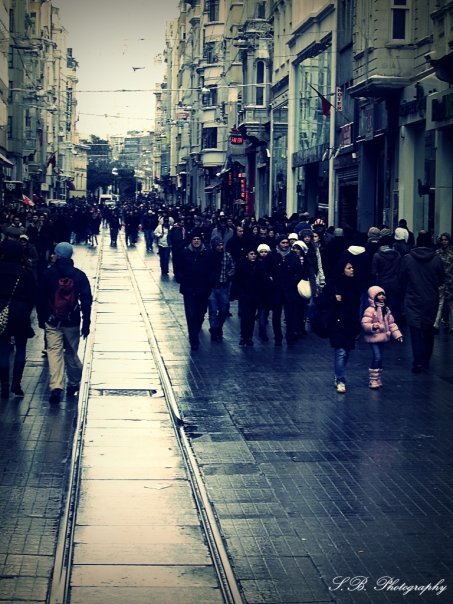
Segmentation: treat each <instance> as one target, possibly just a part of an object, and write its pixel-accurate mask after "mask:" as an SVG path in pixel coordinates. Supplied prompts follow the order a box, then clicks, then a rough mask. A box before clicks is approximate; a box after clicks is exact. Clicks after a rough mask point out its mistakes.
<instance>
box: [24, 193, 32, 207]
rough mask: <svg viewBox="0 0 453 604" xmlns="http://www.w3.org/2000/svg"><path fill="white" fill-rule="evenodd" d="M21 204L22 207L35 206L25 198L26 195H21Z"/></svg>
mask: <svg viewBox="0 0 453 604" xmlns="http://www.w3.org/2000/svg"><path fill="white" fill-rule="evenodd" d="M22 203H23V204H24V205H26V206H34V205H35V204H34V202H33V201H32V200H31V199H30V198H29V197H27V196H26V195H22Z"/></svg>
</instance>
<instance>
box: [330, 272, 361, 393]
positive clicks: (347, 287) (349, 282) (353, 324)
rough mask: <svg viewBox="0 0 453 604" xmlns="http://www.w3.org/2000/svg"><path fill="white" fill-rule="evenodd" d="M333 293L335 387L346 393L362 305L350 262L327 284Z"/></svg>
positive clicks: (332, 338) (331, 320)
mask: <svg viewBox="0 0 453 604" xmlns="http://www.w3.org/2000/svg"><path fill="white" fill-rule="evenodd" d="M326 288H327V289H328V292H325V293H324V295H330V301H331V313H330V325H329V339H330V345H331V346H332V348H334V350H335V386H336V388H337V392H340V393H344V392H346V365H347V363H348V360H349V355H350V352H351V350H354V348H355V342H356V339H357V336H358V335H359V334H360V331H361V324H360V316H359V307H360V294H361V283H360V281H359V280H358V279H357V277H356V276H355V270H354V267H353V265H352V263H351V262H349V261H347V262H346V263H345V265H344V266H343V270H342V271H341V273H340V274H339V275H338V276H337V278H336V279H335V280H334V282H329V283H327V285H326Z"/></svg>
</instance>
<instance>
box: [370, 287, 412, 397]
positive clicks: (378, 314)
mask: <svg viewBox="0 0 453 604" xmlns="http://www.w3.org/2000/svg"><path fill="white" fill-rule="evenodd" d="M368 303H369V306H368V308H367V309H366V310H365V312H364V313H363V317H362V329H363V332H364V340H365V342H368V343H369V345H370V348H371V353H372V355H373V356H372V358H371V367H370V368H369V369H368V372H369V380H370V381H369V386H370V388H380V387H381V386H382V381H381V377H382V345H383V344H384V343H385V342H388V341H389V340H390V338H391V337H393V338H395V340H396V341H397V342H402V341H403V335H402V333H401V331H400V330H399V328H398V325H397V324H396V323H395V319H394V318H393V315H392V313H391V311H390V308H388V306H386V304H385V291H384V290H383V289H382V287H379V286H378V285H373V286H372V287H370V288H369V290H368Z"/></svg>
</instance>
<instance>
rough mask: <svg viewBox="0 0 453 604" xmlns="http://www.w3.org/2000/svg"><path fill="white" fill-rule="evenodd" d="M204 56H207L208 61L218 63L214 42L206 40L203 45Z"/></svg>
mask: <svg viewBox="0 0 453 604" xmlns="http://www.w3.org/2000/svg"><path fill="white" fill-rule="evenodd" d="M203 56H204V58H205V61H206V63H217V60H218V58H217V55H216V52H215V43H214V42H206V43H205V45H204V47H203Z"/></svg>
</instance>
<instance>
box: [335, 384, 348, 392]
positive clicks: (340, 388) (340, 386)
mask: <svg viewBox="0 0 453 604" xmlns="http://www.w3.org/2000/svg"><path fill="white" fill-rule="evenodd" d="M337 392H341V393H342V394H343V392H346V384H345V383H344V382H338V383H337Z"/></svg>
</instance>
